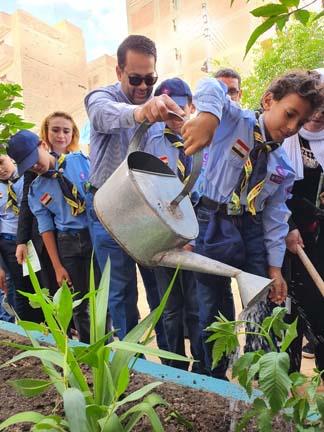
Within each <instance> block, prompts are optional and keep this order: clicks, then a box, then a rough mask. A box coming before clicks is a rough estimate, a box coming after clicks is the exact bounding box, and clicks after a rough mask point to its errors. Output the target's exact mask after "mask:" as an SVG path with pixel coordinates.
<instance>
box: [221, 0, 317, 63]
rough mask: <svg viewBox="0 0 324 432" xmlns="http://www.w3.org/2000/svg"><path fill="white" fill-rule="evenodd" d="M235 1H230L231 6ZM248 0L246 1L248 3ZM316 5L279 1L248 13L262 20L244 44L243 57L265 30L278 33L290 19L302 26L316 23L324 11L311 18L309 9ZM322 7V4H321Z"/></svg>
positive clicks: (313, 2)
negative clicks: (273, 28) (273, 30)
mask: <svg viewBox="0 0 324 432" xmlns="http://www.w3.org/2000/svg"><path fill="white" fill-rule="evenodd" d="M234 1H235V0H230V2H231V6H232V5H233V3H234ZM248 2H249V0H246V3H248ZM315 3H317V0H310V1H309V2H308V3H306V4H305V3H303V4H301V1H300V0H279V3H266V4H264V5H262V6H259V7H257V8H255V9H253V10H251V11H250V14H252V15H253V16H254V17H257V18H261V19H262V20H263V22H262V24H260V25H259V26H258V27H257V28H255V29H254V30H253V32H252V34H251V36H250V37H249V40H248V41H247V43H246V47H245V55H244V58H245V57H246V55H247V53H248V52H249V51H250V49H251V48H252V46H253V45H254V44H255V42H256V40H257V39H258V38H259V37H260V36H261V35H262V34H263V33H265V32H266V31H267V30H269V29H271V28H272V27H276V28H277V29H278V30H279V31H281V30H283V29H284V28H285V26H286V24H287V22H288V21H289V20H290V19H291V18H295V19H296V20H298V21H299V22H300V23H301V24H302V25H307V24H308V23H310V22H311V21H312V22H314V21H317V20H319V19H320V18H322V17H323V16H324V10H323V8H322V10H321V12H319V13H317V14H314V16H313V17H312V16H311V12H310V11H309V9H308V8H309V7H310V6H312V5H313V4H315ZM322 5H323V2H322Z"/></svg>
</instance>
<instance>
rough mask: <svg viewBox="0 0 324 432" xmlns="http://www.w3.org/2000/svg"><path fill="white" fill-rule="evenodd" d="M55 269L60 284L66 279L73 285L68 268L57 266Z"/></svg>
mask: <svg viewBox="0 0 324 432" xmlns="http://www.w3.org/2000/svg"><path fill="white" fill-rule="evenodd" d="M54 270H55V275H56V281H57V283H58V284H59V286H61V285H62V283H63V282H64V281H66V283H67V284H68V285H72V281H71V278H70V276H69V273H68V272H67V271H66V269H65V268H64V267H63V266H60V267H57V268H55V269H54Z"/></svg>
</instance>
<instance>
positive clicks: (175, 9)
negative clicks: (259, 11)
mask: <svg viewBox="0 0 324 432" xmlns="http://www.w3.org/2000/svg"><path fill="white" fill-rule="evenodd" d="M126 1H127V18H128V31H129V33H130V34H144V35H146V36H148V37H149V38H151V39H153V40H154V41H155V42H156V44H157V49H158V66H157V68H158V73H159V77H160V78H162V79H164V78H166V77H171V76H180V77H182V78H183V79H185V80H186V81H187V82H188V83H189V84H190V85H191V86H194V85H195V84H196V82H197V80H198V79H199V78H201V77H202V76H203V75H204V71H206V70H207V69H208V70H211V69H214V70H215V69H217V68H218V66H217V64H215V65H212V62H211V59H217V60H218V61H219V62H220V64H222V65H225V66H229V65H231V66H232V67H235V68H237V69H238V70H239V71H240V72H242V73H244V72H247V71H248V70H249V68H250V67H251V64H250V62H249V61H248V60H245V61H244V62H243V55H244V51H245V44H246V42H247V40H248V37H249V35H250V33H251V31H252V30H253V28H254V27H255V24H256V23H255V21H254V18H253V17H252V16H251V15H250V14H249V12H248V10H249V9H253V6H254V4H255V3H256V1H250V2H249V7H247V5H246V1H245V0H236V1H235V2H234V4H233V6H232V7H231V8H230V1H229V0H209V1H207V0H203V1H201V0H126ZM202 68H203V70H202Z"/></svg>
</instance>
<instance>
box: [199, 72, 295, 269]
mask: <svg viewBox="0 0 324 432" xmlns="http://www.w3.org/2000/svg"><path fill="white" fill-rule="evenodd" d="M226 91H227V88H226V86H225V84H223V83H222V82H220V81H218V80H216V79H214V78H207V79H204V80H202V81H200V82H199V84H198V88H197V92H196V94H195V96H194V103H195V105H196V107H197V110H198V111H200V112H202V111H204V112H210V113H212V114H214V115H215V116H216V117H218V119H219V120H220V124H219V127H218V128H217V131H216V133H215V135H214V137H213V140H212V143H211V145H210V146H209V151H208V161H207V166H206V171H205V177H204V179H200V181H201V182H202V183H203V188H202V190H203V195H205V196H207V197H208V198H210V199H212V200H214V201H217V202H220V203H226V204H227V203H229V202H230V199H231V196H232V193H233V191H234V189H235V186H236V184H237V183H238V180H239V177H240V174H241V171H242V168H243V166H244V164H245V162H246V160H247V157H248V155H249V152H250V150H251V149H252V148H253V146H254V138H253V128H254V125H255V121H256V119H255V113H254V112H253V111H249V110H243V109H242V108H240V107H239V106H238V105H237V104H235V103H233V102H232V101H231V100H230V99H229V98H228V97H227V96H226ZM261 124H262V119H261ZM261 129H262V128H261ZM235 149H236V150H238V151H239V153H240V155H239V154H238V153H237V152H236V151H234V150H235ZM294 178H295V173H294V170H293V169H292V168H291V166H290V163H289V159H288V156H287V154H286V153H285V151H284V150H283V149H282V148H281V147H280V148H278V149H277V150H275V151H273V152H271V153H270V154H269V159H268V169H267V176H266V181H265V185H264V187H263V189H262V191H261V193H260V194H259V195H258V196H257V198H256V200H255V207H256V211H257V212H260V211H263V223H264V238H265V245H266V250H267V254H268V264H269V265H271V266H276V267H281V266H282V262H283V258H284V254H285V250H286V246H285V237H286V235H287V233H288V223H287V221H288V218H289V215H290V211H289V210H288V208H287V206H286V204H285V201H286V200H287V198H288V197H289V195H290V190H291V188H292V185H293V182H294ZM241 198H242V204H243V205H244V204H245V203H246V200H245V201H244V199H245V197H244V196H242V197H241Z"/></svg>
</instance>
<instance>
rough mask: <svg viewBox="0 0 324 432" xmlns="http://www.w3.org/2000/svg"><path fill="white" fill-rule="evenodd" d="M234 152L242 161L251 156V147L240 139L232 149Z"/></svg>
mask: <svg viewBox="0 0 324 432" xmlns="http://www.w3.org/2000/svg"><path fill="white" fill-rule="evenodd" d="M232 151H233V152H234V153H235V154H237V155H238V156H239V157H240V158H241V159H244V158H245V157H246V156H247V155H248V154H249V151H250V149H249V147H248V146H247V145H246V144H245V143H244V142H243V141H242V140H240V139H238V140H236V143H235V144H234V145H233V147H232Z"/></svg>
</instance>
